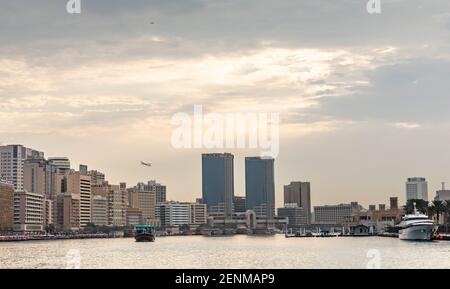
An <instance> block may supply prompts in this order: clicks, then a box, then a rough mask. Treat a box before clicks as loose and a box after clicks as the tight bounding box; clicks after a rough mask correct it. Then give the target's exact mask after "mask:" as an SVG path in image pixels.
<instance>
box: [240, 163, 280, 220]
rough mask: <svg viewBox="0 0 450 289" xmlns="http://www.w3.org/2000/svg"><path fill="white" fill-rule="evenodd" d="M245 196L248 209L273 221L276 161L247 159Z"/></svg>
mask: <svg viewBox="0 0 450 289" xmlns="http://www.w3.org/2000/svg"><path fill="white" fill-rule="evenodd" d="M245 196H246V200H247V209H249V210H254V211H255V212H256V215H257V216H259V217H264V218H267V219H273V217H274V215H275V174H274V159H273V158H261V157H247V158H245Z"/></svg>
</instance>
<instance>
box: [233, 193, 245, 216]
mask: <svg viewBox="0 0 450 289" xmlns="http://www.w3.org/2000/svg"><path fill="white" fill-rule="evenodd" d="M246 211H247V204H246V201H245V197H238V196H234V212H235V213H245V212H246Z"/></svg>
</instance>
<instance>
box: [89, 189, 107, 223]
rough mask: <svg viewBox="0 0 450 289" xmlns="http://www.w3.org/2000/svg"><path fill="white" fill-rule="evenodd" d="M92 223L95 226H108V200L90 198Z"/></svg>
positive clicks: (101, 197) (97, 197) (98, 197)
mask: <svg viewBox="0 0 450 289" xmlns="http://www.w3.org/2000/svg"><path fill="white" fill-rule="evenodd" d="M92 223H93V224H94V225H96V226H108V198H107V197H103V196H93V197H92Z"/></svg>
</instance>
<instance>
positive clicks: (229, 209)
mask: <svg viewBox="0 0 450 289" xmlns="http://www.w3.org/2000/svg"><path fill="white" fill-rule="evenodd" d="M233 199H234V156H233V155H232V154H230V153H223V154H203V155H202V201H203V203H204V204H206V205H207V208H208V212H209V213H211V214H219V215H223V216H225V218H231V217H232V214H233Z"/></svg>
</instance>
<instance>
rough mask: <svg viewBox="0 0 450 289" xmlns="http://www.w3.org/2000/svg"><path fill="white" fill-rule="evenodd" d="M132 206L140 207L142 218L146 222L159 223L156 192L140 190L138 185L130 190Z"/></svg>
mask: <svg viewBox="0 0 450 289" xmlns="http://www.w3.org/2000/svg"><path fill="white" fill-rule="evenodd" d="M128 194H129V204H130V207H133V208H138V209H139V210H141V211H142V218H143V222H144V223H145V224H154V225H158V224H159V220H158V218H157V217H156V192H155V191H144V190H139V189H138V188H137V187H135V188H133V189H131V190H130V191H129V192H128Z"/></svg>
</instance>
